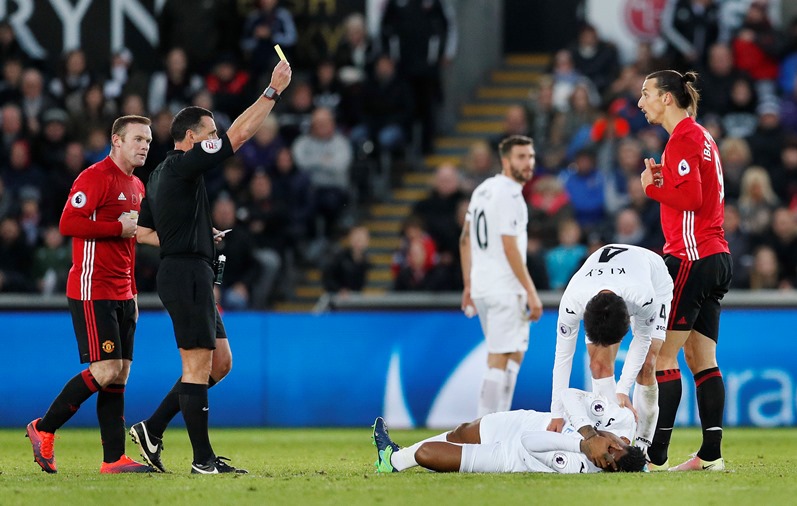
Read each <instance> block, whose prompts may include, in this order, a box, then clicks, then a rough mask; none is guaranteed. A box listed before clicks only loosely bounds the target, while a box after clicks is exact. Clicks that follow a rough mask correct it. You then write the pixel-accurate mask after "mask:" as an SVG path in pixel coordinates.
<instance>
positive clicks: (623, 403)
mask: <svg viewBox="0 0 797 506" xmlns="http://www.w3.org/2000/svg"><path fill="white" fill-rule="evenodd" d="M617 404H619V405H620V407H621V408H628V409H630V410H631V412H632V413H633V414H634V421H635V422H639V415H638V414H637V412H636V409H634V404H633V403H632V402H631V398H630V397H628V396H627V395H626V394H617Z"/></svg>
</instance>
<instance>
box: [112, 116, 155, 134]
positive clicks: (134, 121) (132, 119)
mask: <svg viewBox="0 0 797 506" xmlns="http://www.w3.org/2000/svg"><path fill="white" fill-rule="evenodd" d="M151 124H152V121H150V119H149V118H145V117H144V116H138V115H136V114H129V115H127V116H121V117H119V118H116V121H114V122H113V126H112V127H111V135H118V136H119V137H124V135H125V131H127V125H147V126H150V125H151Z"/></svg>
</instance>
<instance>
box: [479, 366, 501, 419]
mask: <svg viewBox="0 0 797 506" xmlns="http://www.w3.org/2000/svg"><path fill="white" fill-rule="evenodd" d="M505 384H506V371H504V370H503V369H496V368H492V367H491V368H489V369H487V372H485V373H484V379H483V380H482V393H481V397H480V398H479V413H478V415H479V418H481V417H483V416H484V415H489V414H490V413H495V412H497V411H499V410H500V409H501V406H502V400H503V397H504V395H503V394H504V385H505Z"/></svg>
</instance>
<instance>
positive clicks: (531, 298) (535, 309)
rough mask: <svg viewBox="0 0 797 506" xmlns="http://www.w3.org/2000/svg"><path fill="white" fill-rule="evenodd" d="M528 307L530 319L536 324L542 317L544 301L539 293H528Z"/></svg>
mask: <svg viewBox="0 0 797 506" xmlns="http://www.w3.org/2000/svg"><path fill="white" fill-rule="evenodd" d="M526 300H527V301H528V302H526V306H528V308H529V311H528V319H529V320H530V321H533V322H536V321H538V320H539V319H540V318H541V317H542V301H541V300H540V296H539V295H537V292H526Z"/></svg>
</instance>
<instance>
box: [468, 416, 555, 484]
mask: <svg viewBox="0 0 797 506" xmlns="http://www.w3.org/2000/svg"><path fill="white" fill-rule="evenodd" d="M550 421H551V414H550V413H540V412H538V411H532V410H522V409H518V410H515V411H503V412H500V413H491V414H489V415H485V416H484V417H482V419H481V422H480V423H479V439H480V441H481V444H477V445H475V444H464V445H462V460H461V462H460V466H459V471H460V472H461V473H528V472H543V473H544V472H548V473H550V472H551V469H549V468H548V467H546V466H545V465H543V464H542V463H540V462H539V461H537V460H536V459H534V458H532V457H531V456H530V455H529V453H528V452H527V451H526V450H525V448H524V447H523V442H522V437H523V434H525V433H527V432H528V431H544V430H545V429H547V428H548V423H549V422H550Z"/></svg>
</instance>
